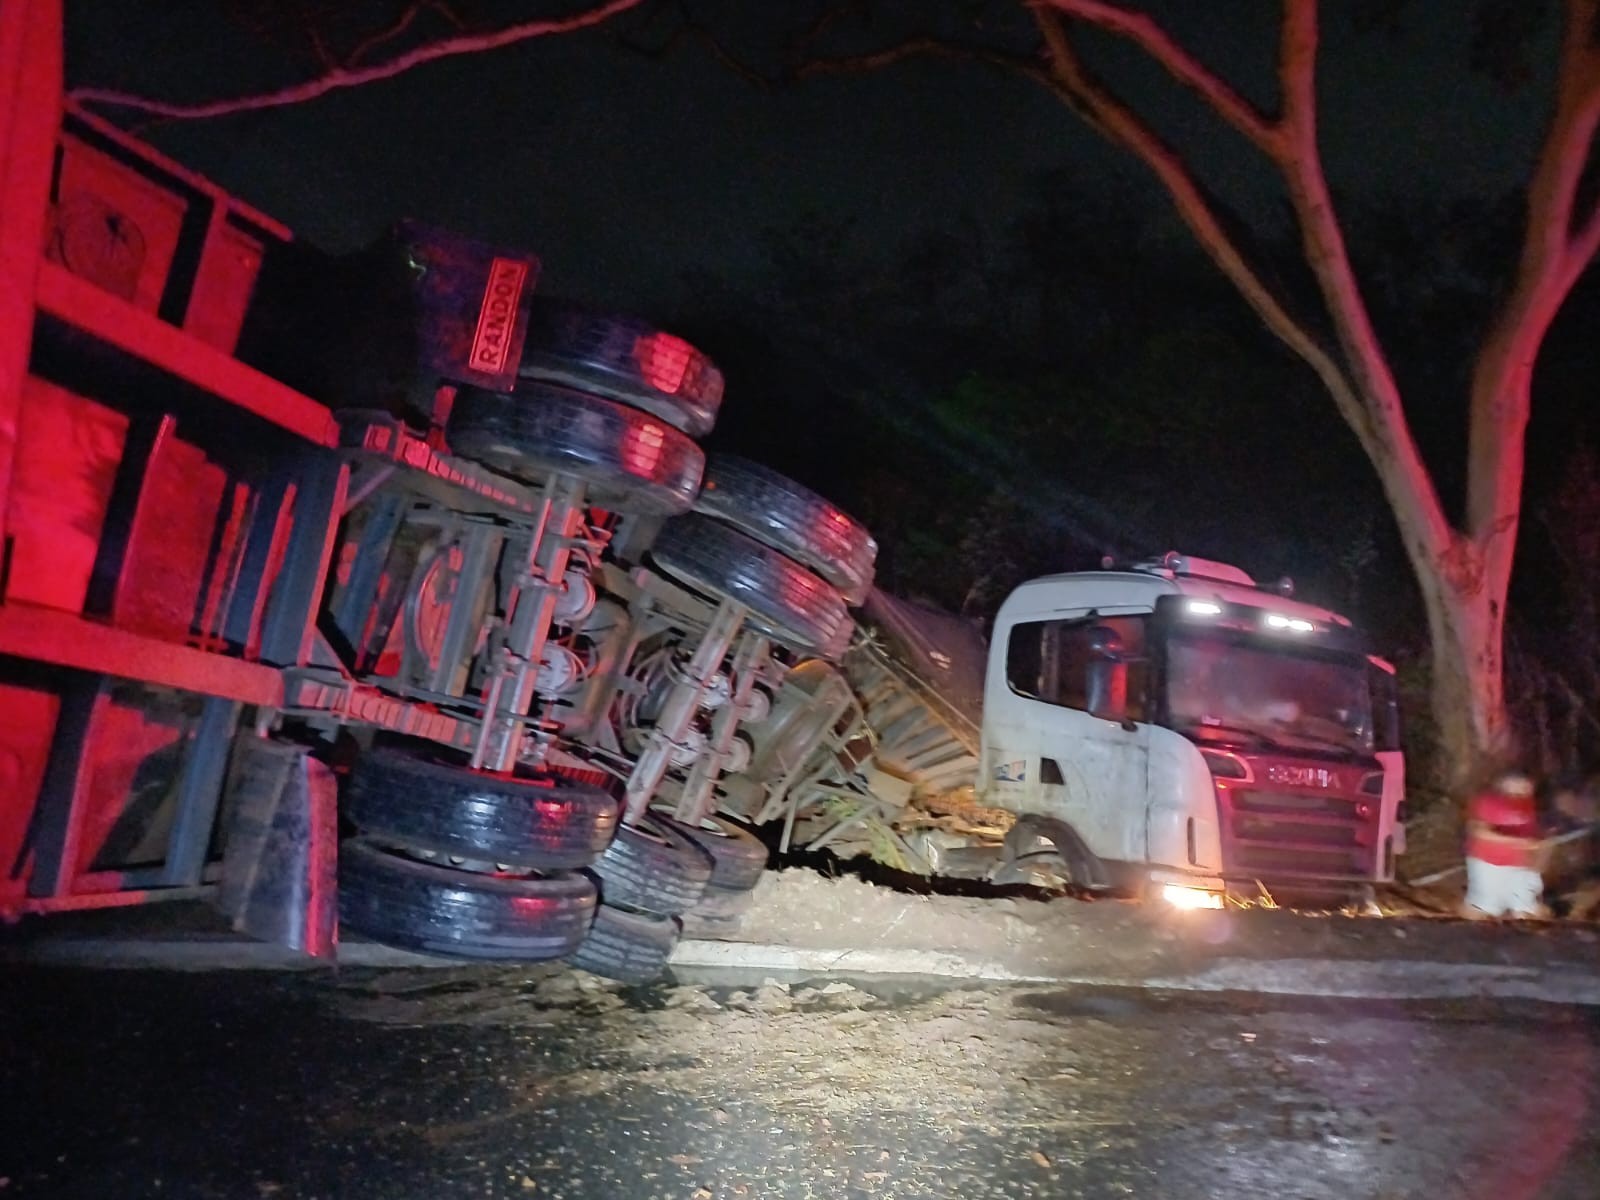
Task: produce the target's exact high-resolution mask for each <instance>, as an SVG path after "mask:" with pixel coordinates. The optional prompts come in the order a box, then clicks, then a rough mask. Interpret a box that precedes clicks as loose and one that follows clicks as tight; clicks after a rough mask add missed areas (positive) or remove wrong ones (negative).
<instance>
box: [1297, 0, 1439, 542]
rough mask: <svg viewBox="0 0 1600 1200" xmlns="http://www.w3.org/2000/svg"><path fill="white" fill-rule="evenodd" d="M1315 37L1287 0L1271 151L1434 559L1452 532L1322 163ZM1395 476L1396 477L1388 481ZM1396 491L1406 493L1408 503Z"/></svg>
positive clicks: (1300, 6) (1382, 464)
mask: <svg viewBox="0 0 1600 1200" xmlns="http://www.w3.org/2000/svg"><path fill="white" fill-rule="evenodd" d="M1317 42H1318V29H1317V0H1284V3H1283V27H1282V32H1281V37H1280V43H1279V51H1278V79H1279V86H1280V87H1281V89H1282V94H1283V116H1282V118H1281V123H1280V126H1279V128H1280V130H1281V142H1280V144H1279V145H1278V146H1277V147H1276V149H1275V150H1274V152H1273V153H1272V154H1271V157H1272V159H1273V163H1274V165H1275V166H1276V167H1277V168H1278V170H1279V172H1280V173H1281V174H1282V176H1283V179H1284V184H1285V187H1286V189H1287V191H1288V194H1289V202H1290V204H1291V206H1292V207H1293V209H1294V213H1295V218H1296V221H1297V223H1298V225H1299V226H1300V238H1301V243H1302V245H1303V246H1304V249H1305V255H1306V261H1307V263H1308V264H1309V265H1310V267H1311V271H1312V274H1313V276H1314V277H1315V278H1316V281H1317V287H1318V289H1319V291H1320V292H1321V293H1322V299H1323V303H1324V304H1325V305H1326V306H1327V309H1328V315H1329V317H1330V318H1332V320H1333V326H1334V330H1335V332H1336V334H1337V336H1338V338H1339V346H1340V350H1341V351H1342V353H1343V357H1344V360H1345V363H1346V365H1347V366H1348V368H1349V370H1350V372H1351V379H1352V382H1353V384H1354V386H1355V389H1356V391H1357V393H1358V394H1359V395H1360V397H1361V400H1362V403H1363V405H1364V406H1365V407H1366V409H1367V412H1368V414H1369V416H1370V418H1371V420H1372V423H1373V426H1374V429H1375V432H1376V434H1377V437H1378V441H1379V442H1380V444H1381V446H1382V455H1381V457H1375V460H1374V465H1376V466H1377V467H1378V471H1379V474H1380V476H1383V477H1384V482H1385V486H1386V488H1388V489H1389V491H1390V494H1391V497H1392V498H1395V499H1396V502H1397V508H1398V507H1399V506H1400V504H1401V503H1403V504H1404V507H1405V511H1406V515H1407V516H1408V517H1409V519H1410V521H1411V522H1412V523H1417V524H1419V525H1420V532H1422V534H1423V535H1424V536H1425V537H1426V539H1427V541H1428V545H1427V547H1426V548H1425V551H1426V553H1428V554H1430V555H1432V556H1434V557H1436V558H1437V557H1438V556H1440V555H1442V554H1444V553H1445V552H1446V551H1447V550H1449V549H1450V548H1451V546H1452V544H1453V542H1454V540H1455V535H1454V533H1453V532H1452V531H1451V529H1450V523H1449V521H1448V520H1447V519H1446V518H1445V515H1444V508H1443V506H1442V505H1441V504H1440V502H1439V494H1438V490H1437V489H1436V488H1435V487H1434V484H1433V477H1432V475H1431V474H1430V472H1429V471H1428V469H1427V466H1426V464H1424V463H1423V461H1422V455H1421V453H1420V452H1419V451H1418V449H1417V445H1416V441H1415V439H1414V438H1413V437H1412V435H1411V428H1410V425H1409V424H1408V423H1407V421H1406V416H1405V408H1404V405H1403V404H1402V402H1401V397H1400V387H1399V384H1398V383H1396V382H1395V378H1394V372H1393V371H1392V370H1391V369H1390V367H1389V359H1388V356H1387V355H1386V354H1385V353H1384V350H1383V346H1382V344H1381V343H1380V342H1379V340H1378V334H1377V331H1376V330H1375V329H1374V328H1373V325H1372V318H1371V315H1370V313H1369V312H1368V310H1367V305H1366V301H1365V300H1364V299H1363V298H1362V295H1361V287H1360V285H1359V283H1358V282H1357V280H1356V275H1355V270H1354V268H1353V267H1352V266H1351V264H1350V254H1349V251H1348V249H1347V248H1346V246H1345V241H1344V232H1343V230H1342V229H1341V228H1340V225H1339V218H1338V215H1337V214H1336V213H1335V212H1334V208H1333V196H1332V193H1331V192H1330V191H1329V189H1328V180H1327V176H1326V175H1325V174H1324V173H1323V169H1322V154H1321V151H1320V149H1319V148H1318V144H1317V96H1316V78H1317V75H1316V73H1317ZM1394 468H1398V470H1397V471H1395V470H1394ZM1390 474H1395V475H1396V478H1395V479H1394V480H1390V479H1389V478H1388V476H1389V475H1390ZM1399 492H1404V493H1407V494H1406V495H1405V497H1404V500H1403V501H1401V499H1400V497H1399V495H1398V493H1399Z"/></svg>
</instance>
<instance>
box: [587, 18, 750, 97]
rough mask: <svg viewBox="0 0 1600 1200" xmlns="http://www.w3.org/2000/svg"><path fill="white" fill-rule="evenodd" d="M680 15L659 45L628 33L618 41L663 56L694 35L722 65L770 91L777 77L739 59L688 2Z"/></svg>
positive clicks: (651, 56) (624, 46)
mask: <svg viewBox="0 0 1600 1200" xmlns="http://www.w3.org/2000/svg"><path fill="white" fill-rule="evenodd" d="M678 17H679V19H678V24H677V27H676V28H674V29H673V31H672V32H671V33H669V34H668V35H667V36H666V38H665V39H664V40H663V41H662V42H661V44H660V45H658V46H648V45H645V44H644V43H642V42H638V41H634V40H633V39H631V38H625V37H624V38H618V39H617V45H619V46H620V47H621V48H622V49H624V50H626V51H628V52H629V53H632V54H637V55H640V56H641V57H643V58H649V59H656V60H660V59H663V58H666V57H667V56H668V55H669V54H671V53H672V52H673V51H674V50H676V49H677V48H678V45H679V43H681V42H684V41H688V40H690V39H692V40H694V41H696V42H699V43H700V44H701V45H702V46H704V47H705V48H706V49H707V50H708V51H709V52H710V54H711V57H712V58H714V59H716V60H717V62H719V63H720V64H721V65H722V66H723V67H725V68H726V69H728V70H729V71H732V72H733V73H734V74H735V75H737V76H739V77H740V78H741V79H743V80H744V81H745V82H746V83H750V84H753V85H755V86H756V87H758V88H760V89H761V90H762V91H770V90H771V89H772V87H773V85H774V82H775V81H774V80H772V79H769V78H768V77H767V76H766V75H763V74H762V73H761V72H760V71H758V70H757V69H756V68H755V67H752V66H751V65H750V64H749V63H747V62H745V61H743V60H742V59H740V58H739V57H738V56H737V55H735V54H734V53H733V52H732V51H731V50H729V49H728V48H727V47H726V46H724V45H723V44H722V43H721V42H720V41H718V40H717V38H716V35H714V34H713V33H712V32H711V31H710V30H709V29H707V28H706V27H705V26H704V25H702V24H701V23H700V22H699V21H698V20H697V19H696V18H695V16H694V14H693V13H691V12H690V11H689V6H688V5H687V4H679V5H678Z"/></svg>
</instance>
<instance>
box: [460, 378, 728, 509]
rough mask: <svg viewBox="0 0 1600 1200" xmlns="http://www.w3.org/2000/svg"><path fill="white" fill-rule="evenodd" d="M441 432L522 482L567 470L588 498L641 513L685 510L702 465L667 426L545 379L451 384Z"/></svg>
mask: <svg viewBox="0 0 1600 1200" xmlns="http://www.w3.org/2000/svg"><path fill="white" fill-rule="evenodd" d="M446 436H447V437H448V439H449V442H450V448H451V450H453V451H454V452H455V453H457V454H459V455H461V457H462V458H470V459H472V460H473V461H474V462H480V463H482V464H484V465H485V466H487V467H492V468H494V469H495V470H496V471H503V472H504V473H505V474H507V475H510V476H512V477H514V478H516V479H521V480H523V481H524V482H527V483H534V484H538V483H543V482H544V481H545V479H546V478H547V477H548V476H550V475H551V474H555V473H559V474H563V475H570V476H572V477H573V478H576V479H581V480H583V481H584V482H585V483H586V484H587V485H588V488H589V498H590V500H591V501H592V502H593V503H595V504H598V505H600V506H601V507H605V508H611V509H614V510H616V511H617V512H627V513H637V514H639V515H641V516H672V515H673V514H675V513H681V512H685V511H687V510H688V508H689V506H690V505H691V504H693V503H694V498H695V494H696V492H698V491H699V488H700V476H701V474H702V472H703V471H704V470H705V453H704V452H703V451H702V450H701V449H700V447H699V446H697V445H695V444H694V442H693V441H691V440H690V439H689V438H688V437H687V436H685V435H684V434H683V433H682V432H680V431H679V430H677V429H674V428H672V426H670V425H667V424H665V423H663V422H662V421H659V420H657V419H656V418H654V417H651V416H649V415H647V414H645V413H642V412H637V411H635V410H634V409H631V408H625V407H623V406H622V405H620V404H616V403H613V402H612V401H610V400H602V399H600V398H599V397H598V396H586V395H584V394H583V393H582V392H575V391H572V390H571V389H570V388H564V387H556V386H554V385H553V384H548V383H529V384H524V385H523V386H522V387H521V388H520V389H519V390H518V391H517V392H516V393H514V394H507V393H505V392H486V391H482V390H481V389H479V388H471V387H463V388H461V389H459V390H458V391H457V393H456V399H455V404H454V405H453V406H452V407H451V410H450V422H449V425H448V426H447V428H446Z"/></svg>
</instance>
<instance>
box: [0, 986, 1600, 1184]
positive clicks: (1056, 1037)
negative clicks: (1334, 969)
mask: <svg viewBox="0 0 1600 1200" xmlns="http://www.w3.org/2000/svg"><path fill="white" fill-rule="evenodd" d="M862 986H863V988H865V987H866V985H862ZM0 1178H3V1181H4V1182H3V1184H0V1197H3V1198H4V1200H10V1198H11V1197H32V1196H82V1197H95V1198H97V1200H105V1198H116V1200H124V1198H131V1197H141V1196H172V1197H178V1196H185V1197H187V1196H196V1197H213V1196H216V1197H246V1198H256V1200H259V1198H262V1197H282V1198H288V1197H312V1196H320V1197H335V1196H337V1197H383V1198H386V1200H387V1198H394V1200H400V1198H416V1200H424V1198H427V1200H434V1198H437V1197H448V1196H513V1197H536V1198H547V1197H564V1198H566V1200H601V1198H606V1200H610V1198H632V1197H641V1198H643V1197H674V1198H681V1200H713V1198H715V1200H722V1198H724V1197H765V1196H771V1197H786V1198H787V1197H806V1196H828V1197H841V1196H842V1197H892V1196H898V1197H945V1196H950V1197H958V1196H959V1197H1024V1196H1072V1197H1101V1196H1105V1197H1123V1196H1135V1197H1145V1198H1150V1197H1213V1196H1217V1197H1224V1196H1225V1197H1230V1198H1250V1197H1263V1198H1264V1197H1272V1198H1274V1200H1280V1198H1285V1197H1289V1198H1293V1197H1305V1198H1315V1200H1321V1198H1323V1197H1328V1198H1334V1197H1339V1198H1344V1197H1373V1198H1379V1197H1382V1198H1389V1197H1462V1198H1466V1200H1526V1198H1531V1197H1536V1196H1537V1197H1570V1198H1572V1200H1594V1198H1595V1197H1597V1196H1600V1018H1597V1016H1596V1015H1595V1014H1594V1013H1593V1012H1591V1011H1586V1010H1568V1009H1555V1008H1549V1007H1543V1006H1537V1005H1512V1006H1507V1005H1476V1004H1450V1005H1427V1006H1419V1005H1405V1004H1399V1003H1359V1002H1349V1001H1341V1002H1329V1001H1317V1002H1313V1001H1294V1000H1289V999H1281V998H1280V999H1276V1000H1269V999H1262V998H1254V997H1220V996H1219V997H1209V998H1205V997H1197V996H1194V995H1181V996H1178V995H1166V996H1163V995H1154V994H1149V993H1124V992H1103V991H1087V990H1072V991H1059V990H1048V989H1040V988H1037V987H1021V988H1011V989H974V990H965V991H950V990H942V989H939V988H936V987H933V986H925V987H920V988H918V987H911V988H901V989H899V990H897V991H894V992H888V993H882V992H879V993H874V992H873V991H871V990H856V989H851V988H847V987H845V986H844V985H842V984H835V985H833V987H832V988H831V989H829V990H827V991H824V990H821V989H820V988H816V987H813V988H801V987H798V986H797V987H795V988H792V989H785V988H778V987H767V988H762V989H745V990H730V989H729V988H727V987H714V988H706V989H701V988H691V987H679V988H675V989H674V988H667V987H662V988H655V989H651V990H648V991H639V992H632V993H615V992H611V991H606V990H597V989H595V988H593V987H592V986H590V985H588V984H587V977H582V976H574V975H571V974H568V975H564V976H559V977H554V978H547V979H545V980H543V981H533V980H530V978H529V977H528V976H526V975H521V974H517V973H506V972H489V973H482V972H479V973H472V972H464V973H459V974H458V973H451V972H445V973H440V972H424V973H411V972H405V973H399V972H389V973H367V974H364V975H356V974H351V973H349V972H347V973H346V974H345V975H344V976H343V977H341V978H339V979H334V978H332V977H329V976H315V975H301V976H288V975H284V976H270V975H261V974H250V973H235V974H211V975H182V974H156V973H142V972H87V971H46V970H11V971H9V972H7V973H6V974H5V975H4V976H0Z"/></svg>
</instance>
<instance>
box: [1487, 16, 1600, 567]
mask: <svg viewBox="0 0 1600 1200" xmlns="http://www.w3.org/2000/svg"><path fill="white" fill-rule="evenodd" d="M1597 16H1600V2H1597V0H1567V2H1566V22H1565V28H1564V30H1563V34H1562V42H1561V58H1560V63H1559V65H1558V67H1557V72H1556V96H1555V110H1554V112H1553V114H1552V115H1551V118H1550V126H1549V129H1548V130H1547V131H1546V133H1545V139H1544V142H1543V144H1542V145H1541V146H1540V148H1539V156H1538V159H1537V160H1536V163H1535V167H1534V172H1533V175H1532V178H1531V179H1530V180H1529V183H1528V192H1527V200H1526V206H1527V224H1526V227H1525V231H1524V234H1523V244H1522V252H1521V255H1520V256H1519V258H1518V262H1517V273H1516V277H1515V280H1514V282H1513V283H1512V287H1511V291H1510V292H1509V294H1508V295H1507V297H1506V299H1505V302H1504V304H1503V305H1502V306H1501V308H1500V310H1499V312H1498V313H1497V314H1496V315H1495V318H1494V322H1493V324H1492V325H1491V327H1490V330H1489V335H1488V337H1487V338H1486V339H1485V340H1484V343H1483V349H1482V351H1481V353H1480V354H1479V356H1478V360H1477V362H1476V363H1475V364H1474V366H1473V374H1472V408H1471V415H1470V418H1469V419H1470V427H1469V432H1468V451H1467V454H1468V460H1467V465H1468V481H1467V529H1468V531H1469V532H1470V533H1471V534H1472V536H1473V537H1474V538H1476V539H1478V540H1479V541H1480V542H1483V543H1485V544H1487V543H1488V542H1490V541H1491V540H1494V539H1497V538H1498V540H1499V542H1500V545H1499V546H1498V547H1496V552H1497V553H1501V554H1504V555H1505V556H1506V557H1507V560H1508V561H1509V556H1510V553H1511V543H1512V542H1513V541H1514V540H1515V534H1516V517H1517V513H1518V511H1519V508H1520V501H1521V491H1522V474H1523V461H1524V451H1523V447H1524V434H1525V432H1526V429H1527V423H1528V413H1529V406H1530V403H1531V388H1532V382H1533V366H1534V360H1535V359H1536V358H1537V356H1538V352H1539V346H1540V344H1541V343H1542V342H1543V340H1544V336H1545V333H1546V332H1547V331H1548V330H1549V328H1550V324H1551V322H1552V321H1554V320H1555V316H1556V313H1557V312H1558V311H1560V308H1561V305H1562V303H1563V302H1564V301H1565V300H1566V298H1567V294H1568V293H1569V292H1570V291H1571V290H1572V287H1573V285H1574V284H1575V283H1576V282H1577V280H1578V277H1579V276H1580V275H1581V274H1582V273H1583V270H1584V268H1585V267H1587V266H1588V265H1589V263H1590V262H1591V261H1592V260H1593V258H1594V256H1595V253H1596V251H1597V250H1600V206H1597V208H1596V210H1595V211H1593V212H1591V213H1590V214H1589V216H1588V218H1587V219H1586V220H1585V221H1584V222H1583V223H1582V224H1581V225H1580V226H1579V227H1578V228H1577V229H1576V230H1574V228H1573V207H1574V203H1575V200H1576V196H1577V192H1578V186H1579V183H1580V181H1581V179H1582V177H1583V172H1584V167H1585V165H1586V164H1587V162H1588V161H1589V158H1590V155H1591V152H1592V148H1593V144H1594V138H1595V130H1596V126H1597V123H1600V51H1597V49H1596V47H1595V42H1594V36H1595V24H1596V19H1597Z"/></svg>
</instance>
